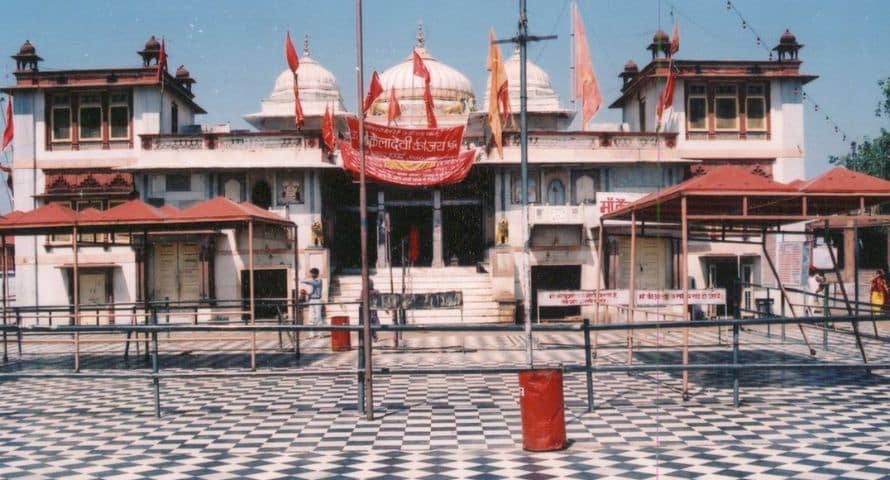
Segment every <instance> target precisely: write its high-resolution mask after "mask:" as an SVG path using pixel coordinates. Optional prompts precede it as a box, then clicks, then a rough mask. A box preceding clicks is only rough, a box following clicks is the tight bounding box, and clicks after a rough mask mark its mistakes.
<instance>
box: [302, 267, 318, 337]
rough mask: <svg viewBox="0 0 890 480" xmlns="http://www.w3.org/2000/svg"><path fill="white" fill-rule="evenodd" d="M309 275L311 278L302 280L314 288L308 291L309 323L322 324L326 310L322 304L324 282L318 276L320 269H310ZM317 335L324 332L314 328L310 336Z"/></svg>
mask: <svg viewBox="0 0 890 480" xmlns="http://www.w3.org/2000/svg"><path fill="white" fill-rule="evenodd" d="M309 276H310V277H311V278H309V279H308V280H303V281H301V282H300V283H303V284H306V285H308V286H310V287H311V288H312V290H310V291H309V292H308V296H309V324H310V325H313V326H321V325H324V311H323V310H322V308H323V305H322V304H321V289H322V283H321V279H320V278H318V269H317V268H312V269H311V270H309ZM316 336H322V333H321V332H317V331H314V330H313V331H312V332H311V333H310V334H309V338H315V337H316Z"/></svg>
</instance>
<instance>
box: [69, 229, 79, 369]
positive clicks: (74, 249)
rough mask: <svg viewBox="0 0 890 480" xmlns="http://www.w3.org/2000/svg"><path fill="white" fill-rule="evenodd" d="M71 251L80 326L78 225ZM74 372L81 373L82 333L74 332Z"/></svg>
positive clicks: (72, 282)
mask: <svg viewBox="0 0 890 480" xmlns="http://www.w3.org/2000/svg"><path fill="white" fill-rule="evenodd" d="M71 250H72V253H73V255H74V265H73V268H72V270H73V271H72V276H73V277H74V278H73V279H72V280H71V285H72V287H71V289H72V291H73V293H74V319H73V320H74V324H75V325H80V291H79V290H80V277H79V274H80V272H79V270H78V265H77V224H74V227H72V228H71ZM74 371H75V372H79V371H80V332H74Z"/></svg>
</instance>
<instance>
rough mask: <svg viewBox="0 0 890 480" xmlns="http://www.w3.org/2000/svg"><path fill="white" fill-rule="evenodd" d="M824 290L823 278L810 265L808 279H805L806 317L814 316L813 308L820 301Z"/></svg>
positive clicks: (813, 266)
mask: <svg viewBox="0 0 890 480" xmlns="http://www.w3.org/2000/svg"><path fill="white" fill-rule="evenodd" d="M823 288H825V277H823V276H822V275H820V274H819V271H818V270H817V269H816V267H815V265H810V278H808V279H807V292H808V293H810V295H807V302H806V304H807V310H806V313H807V316H808V317H813V316H815V312H814V308H813V307H815V306H816V305H819V303H820V302H821V301H822V289H823Z"/></svg>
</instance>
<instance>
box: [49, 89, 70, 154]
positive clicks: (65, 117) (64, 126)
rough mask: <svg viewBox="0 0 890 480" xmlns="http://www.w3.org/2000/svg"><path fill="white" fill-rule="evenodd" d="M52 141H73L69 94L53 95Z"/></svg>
mask: <svg viewBox="0 0 890 480" xmlns="http://www.w3.org/2000/svg"><path fill="white" fill-rule="evenodd" d="M51 121H52V129H51V131H52V141H54V142H70V141H71V98H70V97H69V96H68V95H54V96H53V97H52V120H51Z"/></svg>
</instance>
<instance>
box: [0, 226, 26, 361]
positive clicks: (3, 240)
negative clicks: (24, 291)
mask: <svg viewBox="0 0 890 480" xmlns="http://www.w3.org/2000/svg"><path fill="white" fill-rule="evenodd" d="M0 244H2V246H3V326H6V324H7V319H8V318H9V317H8V315H7V309H9V302H8V300H7V292H9V290H8V289H7V288H6V282H7V277H8V276H9V265H7V264H6V235H5V234H3V235H0ZM19 345H21V343H20V344H19ZM7 349H8V347H7V344H6V330H3V363H6V362H8V361H9V354H8V350H7Z"/></svg>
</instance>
